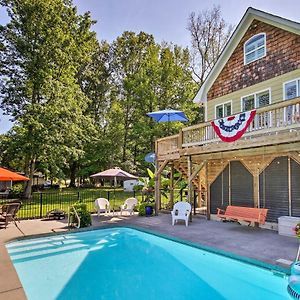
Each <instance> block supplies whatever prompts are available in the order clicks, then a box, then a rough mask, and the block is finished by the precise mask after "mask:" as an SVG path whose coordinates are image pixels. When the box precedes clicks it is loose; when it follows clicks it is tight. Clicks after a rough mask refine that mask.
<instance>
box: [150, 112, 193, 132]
mask: <svg viewBox="0 0 300 300" xmlns="http://www.w3.org/2000/svg"><path fill="white" fill-rule="evenodd" d="M147 116H149V117H151V118H153V119H154V120H155V121H156V122H158V123H162V122H172V121H179V122H187V121H188V118H187V117H186V115H185V114H184V112H183V111H181V110H174V109H164V110H159V111H153V112H150V113H147ZM168 134H169V126H168Z"/></svg>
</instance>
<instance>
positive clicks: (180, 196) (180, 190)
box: [179, 189, 182, 202]
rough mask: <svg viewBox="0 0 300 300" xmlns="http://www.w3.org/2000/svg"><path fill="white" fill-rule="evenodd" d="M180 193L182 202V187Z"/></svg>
mask: <svg viewBox="0 0 300 300" xmlns="http://www.w3.org/2000/svg"><path fill="white" fill-rule="evenodd" d="M179 194H180V201H181V202H182V189H181V190H180V192H179Z"/></svg>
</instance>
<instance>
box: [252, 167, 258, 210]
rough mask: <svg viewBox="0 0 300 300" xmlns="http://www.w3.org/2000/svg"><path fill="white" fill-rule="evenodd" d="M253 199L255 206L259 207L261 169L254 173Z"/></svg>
mask: <svg viewBox="0 0 300 300" xmlns="http://www.w3.org/2000/svg"><path fill="white" fill-rule="evenodd" d="M253 198H254V199H253V200H254V207H257V208H258V207H259V169H258V170H257V171H256V172H254V173H253Z"/></svg>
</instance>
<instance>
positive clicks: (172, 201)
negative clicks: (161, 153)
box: [169, 164, 174, 207]
mask: <svg viewBox="0 0 300 300" xmlns="http://www.w3.org/2000/svg"><path fill="white" fill-rule="evenodd" d="M173 205H174V164H172V165H171V174H170V201H169V206H170V207H173Z"/></svg>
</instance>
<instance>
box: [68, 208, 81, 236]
mask: <svg viewBox="0 0 300 300" xmlns="http://www.w3.org/2000/svg"><path fill="white" fill-rule="evenodd" d="M71 211H73V212H74V214H75V217H76V219H77V225H76V226H75V227H76V228H80V217H79V215H78V213H77V210H76V208H75V207H74V206H69V213H68V228H69V230H70V225H71V218H70V213H71Z"/></svg>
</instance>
